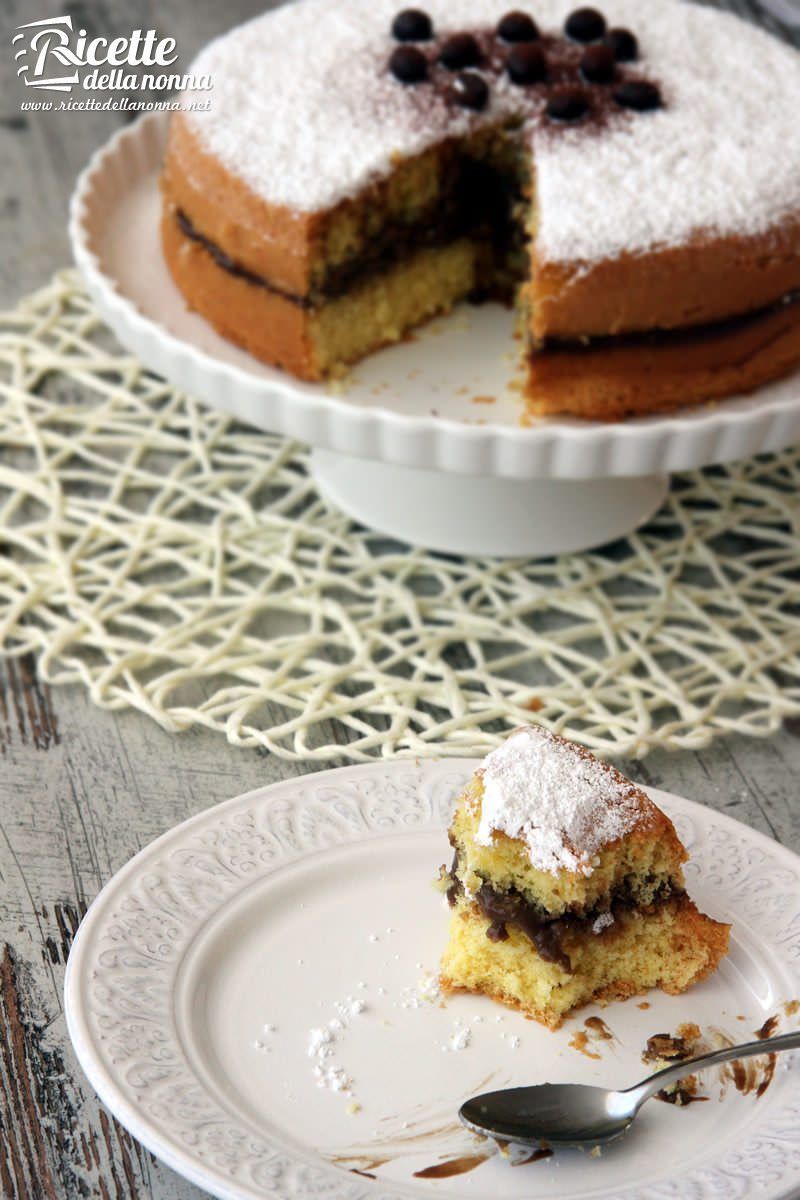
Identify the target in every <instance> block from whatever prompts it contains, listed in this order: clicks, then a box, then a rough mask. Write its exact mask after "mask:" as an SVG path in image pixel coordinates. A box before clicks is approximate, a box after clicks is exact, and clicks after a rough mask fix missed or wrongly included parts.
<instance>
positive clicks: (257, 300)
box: [161, 210, 481, 380]
mask: <svg viewBox="0 0 800 1200" xmlns="http://www.w3.org/2000/svg"><path fill="white" fill-rule="evenodd" d="M161 239H162V246H163V249H164V256H165V258H166V261H167V264H168V266H169V269H170V271H171V273H172V276H173V278H174V279H175V282H176V283H177V285H178V287H179V288H180V290H181V292H182V293H183V295H184V297H185V298H186V300H187V301H188V303H189V306H190V307H191V308H193V309H196V310H197V311H198V312H201V313H202V314H203V316H205V317H206V318H207V319H208V320H209V321H210V322H211V324H212V325H213V326H214V327H215V329H217V330H218V331H219V332H220V333H221V334H222V335H223V336H225V337H227V338H229V339H230V340H231V341H232V342H235V343H237V345H240V346H243V347H244V348H245V349H246V350H249V351H250V353H251V354H254V355H255V356H256V357H257V358H260V359H262V360H263V361H264V362H268V363H272V364H273V365H275V366H278V367H281V368H283V369H284V370H288V371H291V372H292V373H293V374H295V375H297V376H299V377H300V378H302V379H310V380H315V379H321V378H324V377H325V376H326V375H330V374H335V371H336V368H337V367H338V366H339V364H342V363H349V362H354V361H356V360H357V359H359V358H361V357H363V355H365V354H367V353H368V352H370V351H372V350H376V349H378V348H379V347H380V346H384V345H387V344H389V343H391V342H395V341H399V340H400V339H401V338H402V337H404V336H405V334H406V333H407V331H408V330H409V329H411V328H413V327H414V326H415V325H418V324H419V323H420V322H422V321H425V320H427V319H428V318H429V317H432V316H434V315H435V314H436V313H440V312H445V311H447V310H448V309H449V308H451V307H452V305H453V303H454V302H455V301H456V300H458V299H462V298H463V297H465V296H467V295H469V294H470V293H471V292H472V291H474V289H475V288H476V286H477V285H478V283H479V281H480V254H481V249H480V246H479V244H477V243H475V242H473V241H471V240H469V239H464V238H462V239H459V240H458V241H455V242H452V243H450V244H449V245H446V246H442V247H430V248H427V249H423V250H420V251H418V252H417V253H416V254H414V255H413V256H411V257H410V258H409V259H407V260H406V261H404V262H402V263H399V264H396V265H395V266H393V267H391V268H390V269H388V270H386V271H384V272H380V273H378V274H373V275H371V276H369V278H367V279H366V280H364V281H363V282H362V283H360V284H358V285H356V286H354V287H353V288H351V289H350V290H349V291H348V292H346V293H345V294H344V295H343V296H340V297H338V298H335V299H332V300H329V301H328V302H326V303H322V304H320V305H319V306H318V307H311V306H309V305H307V304H305V303H303V302H298V299H297V298H295V297H290V296H287V295H285V294H283V293H281V292H280V291H278V290H276V289H275V288H274V287H272V286H267V285H266V284H264V283H263V282H261V281H258V280H256V279H254V278H253V277H252V276H248V274H247V273H246V272H244V271H242V270H239V269H237V270H231V269H228V268H225V267H222V266H220V264H219V261H218V260H217V258H215V256H214V255H213V254H212V253H211V252H210V251H209V249H208V247H207V246H206V245H204V244H203V242H201V241H199V240H198V239H197V238H196V237H193V236H188V235H187V234H186V233H185V232H184V230H183V229H182V228H181V226H180V224H179V222H178V220H177V216H176V213H175V212H173V211H169V210H167V211H166V212H165V214H164V219H163V221H162V225H161Z"/></svg>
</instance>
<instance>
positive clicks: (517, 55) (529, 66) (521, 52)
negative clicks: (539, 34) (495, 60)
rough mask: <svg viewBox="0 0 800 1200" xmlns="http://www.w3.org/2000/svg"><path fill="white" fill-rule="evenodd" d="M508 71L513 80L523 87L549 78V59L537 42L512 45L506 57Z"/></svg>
mask: <svg viewBox="0 0 800 1200" xmlns="http://www.w3.org/2000/svg"><path fill="white" fill-rule="evenodd" d="M506 71H507V72H508V77H509V79H510V80H511V82H512V83H517V84H519V85H520V86H521V87H524V86H525V84H530V83H541V82H542V81H543V80H545V79H546V78H547V59H546V58H545V54H544V51H543V50H542V48H541V46H538V45H537V44H536V43H535V42H523V43H521V44H520V45H518V46H512V47H511V50H510V52H509V55H508V58H507V59H506Z"/></svg>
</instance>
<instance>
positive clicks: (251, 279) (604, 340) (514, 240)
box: [175, 164, 800, 357]
mask: <svg viewBox="0 0 800 1200" xmlns="http://www.w3.org/2000/svg"><path fill="white" fill-rule="evenodd" d="M478 165H479V164H478ZM487 171H488V172H489V173H490V174H491V175H492V176H494V177H495V178H500V179H502V178H503V177H502V176H498V175H497V173H496V172H490V171H489V169H488V168H487ZM472 178H473V183H474V188H475V190H474V191H473V193H472V195H473V199H472V202H471V204H470V205H468V206H466V207H463V206H460V205H458V204H453V205H448V206H446V207H445V209H444V210H443V211H442V212H441V213H440V214H439V215H438V216H437V218H436V219H432V220H430V221H428V222H427V223H426V224H425V225H424V226H419V225H402V226H401V225H390V226H387V227H386V228H385V229H384V230H383V231H382V233H381V234H380V236H379V237H378V238H375V239H373V241H372V242H371V243H370V245H369V248H368V250H367V252H365V254H364V255H363V256H362V257H361V258H359V259H358V260H351V261H348V262H345V263H341V264H337V265H336V266H335V267H331V268H330V269H329V270H328V272H327V273H326V275H325V278H324V279H323V281H322V283H321V285H320V286H319V287H318V288H317V289H315V290H314V291H313V292H311V293H309V294H308V295H306V296H298V295H296V294H294V293H293V292H289V291H287V290H286V289H284V288H281V287H278V286H277V285H276V284H274V283H272V282H271V281H270V280H268V279H266V278H264V276H262V275H258V274H257V273H256V272H254V271H251V270H249V269H248V268H247V267H244V266H242V264H241V263H238V262H236V261H235V260H234V259H232V258H230V256H229V255H228V254H226V253H225V251H224V250H222V249H221V248H220V247H219V246H218V245H217V244H216V243H215V242H213V241H212V240H211V239H210V238H207V237H206V236H205V234H203V233H201V232H200V231H199V230H198V229H196V228H195V226H194V225H193V224H192V222H191V220H190V219H189V217H187V215H186V213H184V212H183V211H182V210H181V209H177V210H176V213H175V219H176V220H177V222H178V225H179V227H180V229H181V232H182V233H183V234H184V236H185V237H188V238H190V239H191V240H192V241H194V242H197V243H198V244H199V245H201V246H202V247H203V248H204V250H206V251H207V252H208V253H209V254H210V255H211V257H212V258H213V260H214V262H215V263H216V264H217V266H218V267H220V268H221V269H222V270H223V271H227V272H228V274H230V275H234V276H236V277H237V278H238V279H244V280H246V281H247V282H248V283H251V284H254V285H255V286H256V287H261V288H264V289H266V291H268V292H272V293H273V294H274V295H276V296H281V297H283V299H284V300H288V301H289V302H290V303H292V304H296V305H298V306H299V307H300V308H304V309H313V308H316V307H319V305H320V304H323V303H324V302H325V301H327V300H335V299H336V298H337V297H339V296H342V295H344V294H345V293H346V292H347V291H348V290H349V289H350V288H351V287H353V286H354V285H356V284H358V283H360V282H362V281H363V280H366V279H368V278H369V277H370V276H371V275H375V274H378V273H380V272H381V271H383V270H386V268H387V267H390V266H392V265H394V264H395V263H397V262H400V261H402V260H403V259H404V258H407V257H408V256H409V255H410V254H412V253H413V252H414V251H415V250H421V249H424V248H427V247H432V246H444V245H447V244H448V243H449V242H452V241H454V240H456V239H457V238H458V237H465V236H467V235H470V236H472V237H476V238H481V240H483V241H485V244H486V246H487V250H488V251H489V253H490V254H491V256H492V259H491V260H489V261H492V260H494V261H495V262H496V261H497V258H498V255H504V256H506V257H511V256H514V255H516V256H519V255H520V254H522V253H523V250H522V246H521V243H520V239H519V228H518V226H517V225H516V223H514V222H512V221H511V220H510V219H509V218H508V217H504V215H503V214H504V213H505V212H507V211H508V209H509V208H510V207H511V206H512V205H513V192H512V191H511V190H508V189H507V190H506V191H505V192H503V191H502V190H498V189H497V187H496V186H494V185H489V184H487V183H485V182H484V183H483V184H481V183H479V182H476V181H478V180H479V179H480V178H481V177H480V176H479V175H478V174H476V175H475V176H473V177H472ZM487 194H490V195H492V196H493V197H494V201H493V205H491V204H489V202H488V201H487V199H486V195H487ZM489 277H491V272H490V271H489V272H487V278H489ZM508 290H509V289H508V288H507V287H492V286H491V285H490V284H488V283H487V286H486V288H485V289H482V290H481V292H480V293H479V294H476V295H474V296H473V297H472V299H473V300H481V299H485V298H487V297H491V298H497V297H498V296H499V297H500V298H502V299H509V295H508ZM794 305H800V289H798V290H795V291H791V292H787V293H786V294H785V295H783V296H781V297H780V298H779V299H778V300H775V301H774V302H773V303H771V304H767V305H764V306H762V307H761V308H758V309H753V310H752V311H750V312H747V313H741V314H739V315H737V316H732V317H725V318H723V319H722V320H719V321H713V322H707V323H705V324H702V325H692V326H683V327H681V328H679V329H657V330H647V331H643V332H638V333H623V334H607V335H598V336H593V337H589V338H581V339H578V338H547V339H546V340H545V341H544V342H543V343H541V344H540V345H539V346H537V347H535V348H532V350H531V353H532V354H534V355H536V356H537V357H538V356H540V355H542V354H547V355H560V354H570V355H579V354H587V355H588V354H591V353H592V352H593V351H595V350H607V349H612V348H624V347H631V348H633V347H648V346H649V347H653V348H657V347H669V346H674V347H675V348H676V349H679V348H680V347H681V346H690V345H693V344H695V343H697V342H705V341H708V340H709V339H712V338H714V337H720V336H731V337H733V336H735V335H736V334H737V333H741V332H744V331H745V330H746V329H748V328H750V327H752V326H754V325H757V324H758V323H759V322H760V321H763V320H766V319H767V318H769V317H772V316H774V315H775V314H776V313H779V312H781V311H784V310H785V309H787V308H789V307H792V306H794Z"/></svg>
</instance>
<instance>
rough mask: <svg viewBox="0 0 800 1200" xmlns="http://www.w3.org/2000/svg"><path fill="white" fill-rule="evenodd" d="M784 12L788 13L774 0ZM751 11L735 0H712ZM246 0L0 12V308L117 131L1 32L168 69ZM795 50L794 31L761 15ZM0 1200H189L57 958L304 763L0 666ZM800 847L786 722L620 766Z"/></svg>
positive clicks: (18, 0)
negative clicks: (198, 824) (204, 834)
mask: <svg viewBox="0 0 800 1200" xmlns="http://www.w3.org/2000/svg"><path fill="white" fill-rule="evenodd" d="M781 2H782V4H783V8H784V11H785V12H787V13H789V14H791V12H792V8H793V6H795V7H796V10H797V13H798V19H799V20H800V0H781ZM725 6H726V7H730V8H732V9H735V10H736V11H739V12H742V13H743V14H745V15H749V16H756V15H757V13H758V10H759V7H760V6H759V5H758V4H756V3H753V2H751V0H728V3H727V4H726V5H725ZM264 7H265V5H264V3H263V0H227V3H226V4H224V5H220V4H218V3H216V2H214V0H158V3H156V4H150V3H146V2H145V0H88V2H86V3H84V2H83V0H67V3H65V4H64V5H63V8H60V7H59V6H58V5H57V4H56V3H54V2H52V3H51V2H49V0H43V2H42V3H39V4H36V5H33V6H31V5H30V4H23V3H22V0H4V2H3V3H2V4H0V24H1V25H2V28H1V29H0V46H2V47H3V53H2V61H0V72H2V75H0V78H1V79H2V92H1V93H0V96H2V99H1V100H0V180H1V181H2V199H1V200H0V239H2V255H0V286H1V287H2V303H3V305H4V306H8V305H11V304H12V303H13V302H14V301H16V300H17V299H18V298H19V297H21V296H22V295H23V294H24V293H26V292H27V291H29V290H31V289H33V288H34V287H36V286H38V285H40V284H42V283H43V282H44V281H45V280H46V279H47V278H48V277H49V275H50V273H51V272H52V271H53V270H54V269H55V268H57V267H60V266H63V265H64V264H66V263H67V262H68V261H69V259H70V252H69V246H68V243H67V236H66V215H67V202H68V198H69V194H70V191H71V189H72V186H73V182H74V179H75V176H76V174H77V172H78V171H79V170H80V168H81V167H82V166H83V165H84V163H85V161H86V160H87V159H88V157H89V155H90V153H91V152H92V151H93V150H94V149H95V147H96V146H98V145H99V144H100V143H101V142H102V141H104V140H105V139H106V138H107V137H108V135H109V134H110V133H111V132H112V131H113V130H114V129H115V128H116V127H117V125H118V124H120V123H121V121H122V120H123V119H124V118H123V117H122V116H121V115H120V114H119V113H114V112H100V113H96V112H94V113H93V112H69V113H65V112H49V113H23V112H22V111H21V110H20V100H21V99H22V88H21V87H20V86H19V84H18V82H17V80H16V77H15V74H14V67H13V59H12V55H11V52H10V45H11V37H12V35H13V31H14V28H15V27H16V26H17V25H18V24H21V23H22V22H23V21H31V20H35V19H38V18H41V17H44V16H49V15H54V14H56V13H58V12H60V11H66V12H69V13H71V14H72V16H73V18H74V20H75V21H76V22H78V23H79V24H80V27H82V28H85V29H87V30H88V31H89V33H90V35H103V36H108V37H111V36H117V35H128V36H129V35H130V31H131V29H132V28H135V27H139V28H143V29H148V28H151V27H156V28H157V29H158V30H159V32H160V33H161V35H162V36H166V35H168V34H169V35H171V36H174V37H175V38H176V39H177V44H178V49H179V51H180V55H181V63H182V64H183V69H185V68H186V66H187V65H188V62H189V59H190V58H191V56H192V55H193V54H194V53H195V51H196V50H197V49H198V48H199V47H200V46H201V45H202V44H203V43H204V42H206V41H207V40H208V39H209V38H211V37H212V36H214V35H215V34H217V33H218V32H220V31H221V30H223V29H226V28H228V27H229V26H231V25H233V24H235V23H236V22H238V21H240V20H242V19H244V18H246V17H248V16H251V15H253V14H255V13H257V12H259V11H261V10H262V9H263V8H264ZM762 19H763V20H764V23H765V24H767V25H768V26H769V27H771V28H772V29H773V30H775V31H776V32H778V33H782V34H783V35H785V36H788V37H793V38H794V40H795V41H796V42H798V43H800V29H799V28H797V27H795V28H794V29H793V30H792V29H790V28H789V27H788V26H781V25H779V24H778V23H777V22H776V21H775V20H772V19H770V18H764V17H763V15H762ZM0 749H1V750H2V757H0V1196H2V1197H3V1198H4V1200H12V1198H13V1200H37V1198H38V1197H48V1198H56V1197H57V1198H62V1197H63V1198H65V1200H66V1198H69V1200H72V1198H73V1197H81V1196H99V1197H104V1198H105V1197H115V1198H122V1197H124V1198H125V1200H128V1198H131V1200H132V1198H134V1197H152V1198H153V1200H178V1198H180V1200H189V1198H190V1197H195V1198H196V1197H199V1196H200V1193H199V1192H198V1190H197V1189H196V1188H194V1187H192V1186H190V1185H189V1184H188V1183H185V1182H184V1181H183V1180H181V1179H179V1178H178V1177H177V1176H176V1175H174V1174H173V1173H172V1172H171V1171H169V1170H168V1169H167V1168H166V1167H164V1166H162V1165H161V1164H160V1163H158V1162H157V1161H156V1160H155V1159H153V1158H152V1156H151V1155H150V1154H148V1153H147V1152H145V1151H144V1150H143V1149H142V1148H141V1147H140V1146H139V1145H137V1144H136V1143H135V1142H134V1141H133V1139H132V1138H131V1137H130V1136H129V1135H128V1134H127V1133H126V1132H125V1130H124V1129H122V1128H121V1126H120V1125H119V1124H118V1123H117V1121H115V1120H114V1118H113V1117H111V1116H110V1115H109V1113H108V1112H106V1111H105V1110H104V1109H103V1107H102V1106H101V1105H100V1104H99V1103H98V1102H97V1100H96V1098H95V1096H94V1094H93V1092H92V1089H91V1088H90V1087H89V1086H88V1084H87V1083H86V1081H85V1080H84V1078H83V1077H82V1075H81V1072H80V1070H79V1068H78V1066H77V1064H76V1062H75V1058H74V1056H73V1054H72V1050H71V1048H70V1045H69V1042H68V1039H67V1034H66V1029H65V1024H64V1016H63V1007H62V985H63V979H64V964H65V962H66V958H67V954H68V952H69V947H70V943H71V941H72V938H73V935H74V933H75V930H76V928H77V926H78V922H79V921H80V918H81V914H82V912H83V911H84V910H85V908H86V905H87V904H88V903H89V902H90V901H91V900H92V898H93V897H94V896H95V895H96V894H97V892H98V891H99V890H100V888H101V887H102V886H103V884H104V883H105V882H106V880H108V879H109V878H110V876H111V875H112V874H113V873H114V872H115V871H116V870H117V869H118V868H119V867H121V866H122V865H123V863H124V862H126V860H127V859H128V858H130V856H131V855H132V854H134V853H135V852H136V851H137V850H139V849H141V847H142V846H144V845H145V844H146V843H147V842H149V841H151V840H152V839H153V838H155V837H157V836H158V835H159V834H160V833H163V832H164V831H165V830H166V829H168V828H170V826H172V825H174V824H176V823H177V822H179V821H183V820H184V819H185V818H187V817H190V816H191V815H192V814H193V813H196V812H197V811H198V810H200V809H202V808H205V807H207V806H208V805H211V804H215V803H216V802H218V801H220V800H223V799H225V798H226V797H228V796H232V795H236V794H238V793H240V792H244V791H246V790H248V789H250V788H253V787H256V786H259V785H261V784H265V783H269V782H270V781H272V780H276V779H281V778H285V777H288V776H291V775H299V774H301V773H303V772H304V770H305V769H306V768H305V767H304V766H303V765H299V764H289V763H286V762H283V761H281V760H279V759H277V758H274V757H270V756H265V755H263V754H260V753H256V752H253V751H248V750H238V749H234V748H233V747H231V746H228V745H227V744H226V743H225V742H224V741H223V740H222V739H221V738H219V737H218V736H216V735H212V734H209V733H204V732H192V733H186V734H183V735H181V736H178V737H176V736H173V735H170V734H167V733H164V732H162V731H161V730H160V729H159V728H158V727H157V726H156V725H154V724H153V723H152V722H151V721H150V720H149V719H147V718H146V717H144V716H141V715H139V714H138V713H135V712H124V713H121V714H119V715H112V714H109V713H106V712H101V711H98V710H97V709H95V708H93V707H92V705H91V704H90V702H89V700H88V698H87V696H86V694H85V693H84V692H83V691H82V690H79V689H78V688H73V687H65V688H62V689H60V690H52V691H51V690H50V689H48V688H47V687H45V686H43V685H41V684H40V683H39V682H38V681H37V679H36V667H35V663H34V662H33V661H31V660H29V659H22V660H16V661H7V662H0ZM625 766H626V769H628V770H629V771H630V772H631V773H632V774H633V775H634V776H635V777H636V778H638V779H640V780H642V781H644V782H646V783H652V784H656V785H658V786H661V787H664V788H666V789H667V790H670V791H674V792H678V793H680V794H682V795H686V796H691V797H693V798H694V799H696V800H700V801H703V802H704V803H706V804H709V805H712V806H713V807H717V808H724V809H725V810H726V811H727V812H729V813H730V814H731V815H732V816H734V817H737V818H738V819H739V820H741V821H744V822H746V823H747V824H749V825H752V826H754V827H755V828H756V829H759V830H761V831H763V832H764V833H767V834H770V835H771V836H773V837H775V838H777V839H778V840H779V841H781V842H784V843H785V844H786V845H789V846H793V847H794V848H796V849H797V850H800V805H798V803H797V792H798V782H797V781H798V779H800V722H796V723H789V724H788V725H787V727H786V728H785V729H784V730H783V732H782V733H781V734H780V735H778V736H777V737H774V738H772V739H771V740H769V741H765V742H761V741H752V740H751V741H748V740H744V739H741V738H730V739H729V740H727V741H720V742H718V743H717V744H716V745H715V746H714V747H713V748H712V749H710V750H708V751H705V752H703V753H701V754H682V755H678V754H667V753H658V754H654V755H652V756H651V757H650V758H648V760H647V761H646V763H633V764H625Z"/></svg>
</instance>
